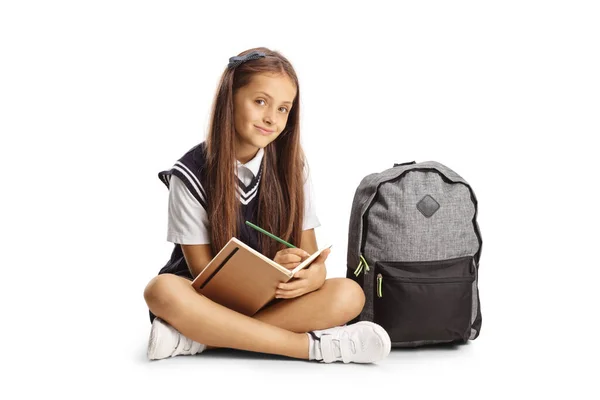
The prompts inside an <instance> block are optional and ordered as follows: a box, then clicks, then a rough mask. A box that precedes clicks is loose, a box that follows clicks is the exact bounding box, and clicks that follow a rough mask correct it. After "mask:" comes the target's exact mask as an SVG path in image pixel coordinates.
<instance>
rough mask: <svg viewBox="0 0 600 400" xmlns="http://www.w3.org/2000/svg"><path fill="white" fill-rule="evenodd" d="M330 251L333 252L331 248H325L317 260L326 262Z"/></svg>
mask: <svg viewBox="0 0 600 400" xmlns="http://www.w3.org/2000/svg"><path fill="white" fill-rule="evenodd" d="M330 253H331V249H327V250H323V252H322V253H321V254H319V257H317V259H316V260H315V262H320V263H323V262H325V260H327V257H329V254H330Z"/></svg>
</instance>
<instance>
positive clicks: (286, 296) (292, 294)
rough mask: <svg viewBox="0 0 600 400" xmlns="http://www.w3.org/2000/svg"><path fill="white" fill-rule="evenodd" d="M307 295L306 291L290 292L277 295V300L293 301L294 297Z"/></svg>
mask: <svg viewBox="0 0 600 400" xmlns="http://www.w3.org/2000/svg"><path fill="white" fill-rule="evenodd" d="M304 293H305V291H304V289H296V290H288V291H285V292H282V293H280V294H276V295H275V298H277V299H293V298H294V297H298V296H301V295H303V294H304Z"/></svg>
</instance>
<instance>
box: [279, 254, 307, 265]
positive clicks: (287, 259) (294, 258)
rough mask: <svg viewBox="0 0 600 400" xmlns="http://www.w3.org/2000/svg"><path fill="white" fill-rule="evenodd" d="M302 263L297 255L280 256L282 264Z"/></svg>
mask: <svg viewBox="0 0 600 400" xmlns="http://www.w3.org/2000/svg"><path fill="white" fill-rule="evenodd" d="M300 261H302V257H300V256H299V255H297V254H286V255H283V256H281V262H284V263H288V264H289V263H295V262H300Z"/></svg>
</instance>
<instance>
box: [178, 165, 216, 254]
mask: <svg viewBox="0 0 600 400" xmlns="http://www.w3.org/2000/svg"><path fill="white" fill-rule="evenodd" d="M167 241H169V242H172V243H179V244H208V243H210V233H209V224H208V214H207V213H206V210H205V209H204V207H203V206H202V205H201V204H200V202H199V201H198V200H197V199H196V198H195V197H194V196H193V195H192V193H190V191H189V189H188V188H187V187H186V186H185V184H184V183H183V181H182V180H181V179H179V178H178V177H177V176H176V175H171V177H170V184H169V218H168V229H167Z"/></svg>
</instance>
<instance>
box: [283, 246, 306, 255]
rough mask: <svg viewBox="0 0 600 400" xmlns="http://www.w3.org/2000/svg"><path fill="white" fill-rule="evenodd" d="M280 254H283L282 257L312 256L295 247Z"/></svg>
mask: <svg viewBox="0 0 600 400" xmlns="http://www.w3.org/2000/svg"><path fill="white" fill-rule="evenodd" d="M280 253H281V255H287V254H293V255H296V256H298V257H300V258H303V257H309V256H310V254H309V253H308V252H306V251H304V250H302V249H300V248H293V247H290V248H287V249H283V250H281V251H280Z"/></svg>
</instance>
